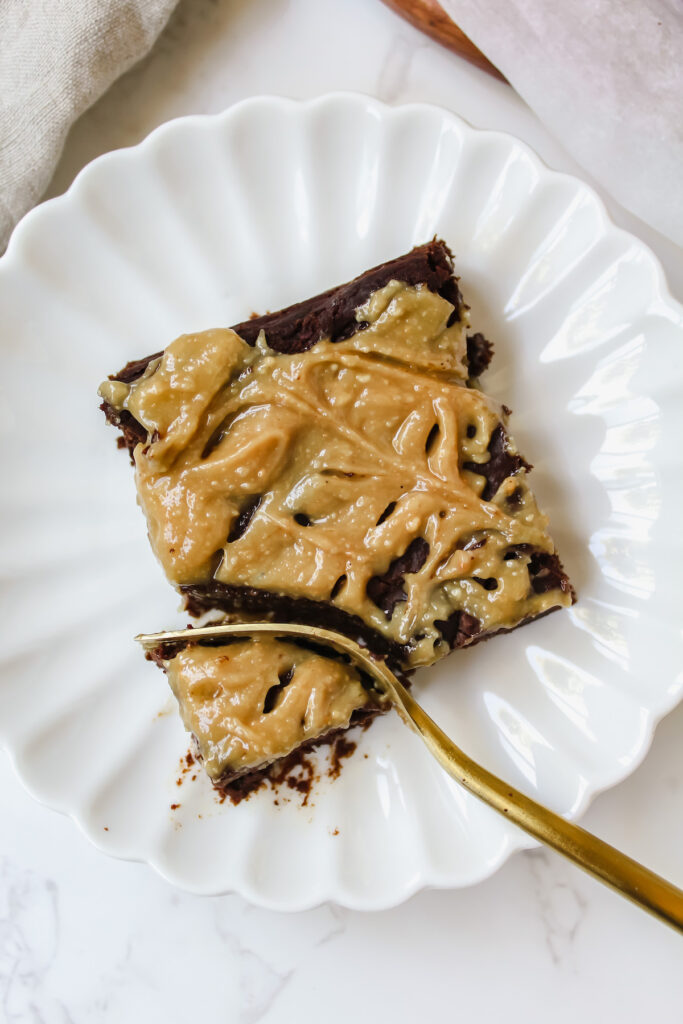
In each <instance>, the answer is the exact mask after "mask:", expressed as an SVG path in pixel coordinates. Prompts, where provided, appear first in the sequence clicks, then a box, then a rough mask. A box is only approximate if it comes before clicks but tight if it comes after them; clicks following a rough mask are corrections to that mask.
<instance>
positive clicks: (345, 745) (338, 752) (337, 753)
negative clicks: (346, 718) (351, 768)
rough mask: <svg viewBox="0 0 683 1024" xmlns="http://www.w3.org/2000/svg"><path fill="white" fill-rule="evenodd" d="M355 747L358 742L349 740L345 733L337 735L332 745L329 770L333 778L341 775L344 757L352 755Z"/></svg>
mask: <svg viewBox="0 0 683 1024" xmlns="http://www.w3.org/2000/svg"><path fill="white" fill-rule="evenodd" d="M355 749H356V744H355V743H354V742H353V741H352V740H347V739H346V737H345V736H344V735H341V736H338V737H337V739H336V740H335V741H334V744H333V745H332V749H331V760H330V767H329V769H328V772H327V774H328V775H329V777H330V778H331V779H336V778H338V777H339V773H340V771H341V769H342V759H343V758H346V757H351V754H353V752H354V750H355Z"/></svg>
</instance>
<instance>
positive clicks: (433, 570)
mask: <svg viewBox="0 0 683 1024" xmlns="http://www.w3.org/2000/svg"><path fill="white" fill-rule="evenodd" d="M453 312H454V307H453V306H452V305H451V304H450V303H449V302H447V301H446V300H445V299H443V298H442V297H440V296H439V295H438V294H436V293H434V292H431V291H429V290H428V289H427V288H426V287H425V286H422V285H417V286H409V285H406V284H402V283H400V282H398V281H393V282H391V283H390V284H389V285H387V286H386V287H385V288H382V289H380V290H379V291H376V292H375V293H374V294H373V295H371V296H370V298H369V300H368V301H367V302H366V304H365V305H364V306H363V307H361V308H360V309H359V310H358V312H357V319H358V321H359V325H360V326H361V327H363V329H360V330H358V331H357V332H356V333H355V334H354V335H353V336H352V337H350V338H348V339H346V340H344V341H339V342H335V343H332V342H330V341H329V340H322V341H320V342H319V343H318V344H316V345H314V346H313V347H312V348H310V349H308V350H307V351H304V352H300V353H294V354H282V353H277V352H274V351H272V350H271V349H269V347H268V339H267V337H266V336H264V334H263V332H262V333H261V335H260V336H259V338H258V341H257V343H256V345H255V346H254V347H251V346H249V345H247V344H246V343H245V342H244V341H243V340H242V339H241V338H240V337H239V336H238V335H237V334H235V333H234V332H233V331H231V330H223V329H216V330H210V331H205V332H203V333H201V334H194V335H184V336H182V337H180V338H178V339H177V340H176V341H174V342H172V344H170V345H169V346H168V348H167V349H166V350H165V352H164V353H163V355H162V357H161V358H160V359H158V360H156V361H154V362H153V363H151V364H150V365H149V366H148V367H147V370H146V371H145V374H144V375H143V376H142V377H141V378H139V379H138V380H136V381H135V382H134V383H133V384H130V385H128V384H124V383H122V382H120V381H108V382H105V384H103V385H102V387H101V389H100V394H101V395H102V397H103V398H105V400H107V401H108V402H110V403H111V404H112V405H114V406H115V407H116V408H117V409H119V410H121V409H127V410H128V411H129V412H130V413H131V414H132V415H133V416H134V417H135V419H136V420H138V422H139V423H141V424H142V425H143V426H144V427H145V428H146V430H147V432H148V439H147V442H146V443H145V444H139V445H138V446H137V448H136V450H135V455H134V457H135V464H136V477H137V489H138V496H139V501H140V504H141V506H142V508H143V510H144V513H145V515H146V518H147V523H148V528H149V535H150V540H151V543H152V546H153V548H154V551H155V553H156V555H157V557H158V558H159V560H160V562H161V564H162V565H163V567H164V570H165V572H166V574H167V576H168V578H169V579H170V580H171V581H172V582H173V583H174V584H176V585H179V586H180V585H183V584H197V583H203V582H208V581H210V580H212V579H215V580H217V581H219V582H222V583H226V584H233V585H238V586H240V585H241V586H249V587H254V588H259V589H262V590H267V591H271V592H275V593H280V594H285V595H288V596H293V597H306V598H309V599H312V600H316V601H320V602H327V603H332V604H334V605H336V606H338V607H339V608H341V609H343V610H344V611H347V612H349V613H350V614H353V615H357V616H360V617H361V618H362V619H363V620H364V621H365V622H366V623H367V624H368V625H370V626H371V627H372V628H374V629H375V630H376V631H378V632H379V633H381V634H383V635H384V636H386V637H387V638H388V639H390V640H392V641H395V642H398V643H400V644H404V645H408V646H409V649H410V655H409V657H408V659H407V663H408V664H409V665H411V666H415V665H424V664H429V663H431V662H433V661H435V660H436V659H437V658H438V657H441V656H442V655H444V654H446V653H447V651H448V646H447V644H445V643H444V642H443V639H442V628H440V626H439V625H438V624H441V627H443V623H444V622H445V621H447V620H448V619H449V617H451V616H452V615H453V613H455V612H458V611H460V612H466V613H467V614H469V615H470V616H473V617H474V618H476V619H477V620H478V622H479V624H480V630H481V631H482V632H488V631H495V630H497V629H501V628H512V627H514V626H515V625H517V624H518V623H519V622H521V621H522V620H523V619H525V618H527V617H530V616H536V615H539V614H541V613H542V612H544V611H546V610H548V609H549V608H551V607H554V606H557V605H569V604H570V603H571V595H570V594H569V593H566V592H563V591H562V590H560V589H558V588H554V589H548V590H545V591H542V588H538V590H540V591H541V592H537V589H534V587H533V586H532V585H531V582H530V577H529V571H528V565H529V561H530V558H531V557H532V551H533V552H545V553H548V554H552V553H553V552H554V546H553V542H552V540H551V539H550V537H549V535H548V533H547V520H546V517H545V516H544V515H543V514H541V513H540V512H539V510H538V508H537V506H536V503H535V501H534V498H533V495H532V494H531V491H530V489H529V487H528V484H527V482H526V479H525V474H524V473H523V472H518V471H513V472H512V474H511V475H509V476H507V477H505V478H504V479H502V481H500V482H499V483H498V484H497V485H496V487H495V491H494V492H493V493H489V491H490V490H491V487H490V484H489V482H488V480H487V472H486V466H487V463H488V462H489V461H490V459H491V451H490V446H491V443H492V438H493V437H494V436H497V437H498V439H499V441H500V442H501V443H503V444H504V446H505V450H506V452H508V453H510V454H513V455H514V454H515V453H516V448H515V446H514V443H513V441H512V440H511V439H510V438H509V437H508V436H507V434H506V433H504V432H503V427H502V425H503V424H504V423H505V421H506V416H505V412H504V410H503V409H502V408H501V407H500V406H499V405H497V403H495V402H494V401H493V400H492V399H490V398H488V397H487V396H485V395H484V394H482V392H481V391H479V390H478V389H477V388H475V387H471V386H468V380H467V359H466V336H465V332H466V329H467V325H466V323H465V322H463V320H461V319H460V320H458V319H456V318H453V319H455V323H453V324H450V320H451V319H452V314H453ZM449 324H450V326H449ZM364 325H367V326H364ZM496 432H498V433H497V435H496ZM501 439H502V440H501ZM478 467H481V471H480V470H479V468H478ZM485 494H486V498H485V497H484V495H485Z"/></svg>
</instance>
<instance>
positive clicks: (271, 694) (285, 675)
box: [263, 667, 294, 715]
mask: <svg viewBox="0 0 683 1024" xmlns="http://www.w3.org/2000/svg"><path fill="white" fill-rule="evenodd" d="M293 676H294V668H293V667H292V668H288V669H287V671H286V672H281V673H280V675H279V676H278V682H277V683H275V685H274V686H271V687H269V688H268V692H267V693H266V698H265V700H264V702H263V714H264V715H269V714H270V712H271V711H272V710H273V708H274V707H275V705H276V703H277V699H278V697H279V696H280V694H281V693H282V691H283V690H284V688H285V687H286V686H288V685H289V683H291V681H292V678H293Z"/></svg>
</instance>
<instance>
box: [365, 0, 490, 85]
mask: <svg viewBox="0 0 683 1024" xmlns="http://www.w3.org/2000/svg"><path fill="white" fill-rule="evenodd" d="M383 2H384V3H385V4H386V5H387V7H391V9H392V10H394V11H396V12H397V13H398V14H400V15H402V16H403V17H404V18H405V19H406V20H407V21H409V22H410V24H411V25H414V26H415V28H419V29H420V30H421V31H422V32H424V33H426V35H428V36H431V38H432V39H436V41H437V43H441V44H442V45H443V46H446V47H448V49H449V50H452V51H453V52H454V53H457V54H458V55H459V56H460V57H464V58H465V60H468V61H469V62H470V64H476V66H477V67H478V68H481V69H482V70H483V71H488V73H489V74H490V75H494V76H495V77H496V78H499V79H500V80H501V81H503V82H505V81H507V79H506V78H505V76H504V75H502V74H501V73H500V71H499V70H498V68H496V67H494V65H493V64H492V63H491V62H490V60H488V59H487V58H486V57H485V56H484V54H483V53H482V52H481V50H478V49H477V47H476V46H475V45H474V43H473V42H472V41H471V40H470V39H468V37H467V36H466V35H465V33H464V32H463V31H462V30H461V29H459V28H458V26H457V25H456V24H455V22H454V21H453V20H452V19H451V18H449V16H448V15H447V14H446V12H445V11H444V9H443V7H442V6H441V4H439V3H437V2H436V0H383Z"/></svg>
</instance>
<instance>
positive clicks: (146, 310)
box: [0, 95, 683, 909]
mask: <svg viewBox="0 0 683 1024" xmlns="http://www.w3.org/2000/svg"><path fill="white" fill-rule="evenodd" d="M435 233H438V234H439V235H442V236H443V237H444V238H445V239H446V240H447V241H448V243H449V244H450V245H451V247H452V248H453V250H454V252H455V253H456V254H457V268H458V272H459V274H460V275H461V278H462V286H463V289H464V292H465V296H466V298H467V299H468V301H469V302H470V303H471V305H472V309H473V321H474V324H475V325H476V326H477V327H478V328H480V329H481V330H483V331H484V332H485V333H486V334H488V336H489V337H491V338H492V339H493V340H494V341H495V345H496V356H495V360H494V364H493V368H492V370H491V371H489V373H488V374H487V377H486V378H485V384H486V387H487V389H488V390H489V391H490V392H492V393H493V394H494V395H495V396H496V397H498V398H499V399H502V400H504V401H505V402H507V404H508V405H510V406H512V408H513V409H515V410H516V415H515V416H514V417H513V421H512V429H513V431H514V434H515V436H516V438H517V440H518V442H519V444H520V447H521V449H522V451H523V452H525V454H526V455H527V457H528V458H529V459H530V460H531V461H532V462H534V463H535V466H536V469H535V471H534V474H533V483H534V486H535V489H536V492H537V494H538V496H539V499H540V501H541V504H542V505H543V506H544V507H545V509H546V510H547V511H548V513H549V514H550V518H551V524H552V530H553V534H554V536H555V538H556V541H557V543H558V546H559V549H560V552H561V554H562V556H563V558H564V561H565V564H566V566H567V568H568V570H569V572H570V574H571V576H572V578H573V580H574V582H575V584H576V587H577V590H578V593H579V602H578V604H577V605H576V606H575V608H573V609H572V610H571V611H570V612H558V613H557V614H555V615H552V616H550V617H549V618H548V619H544V620H543V621H540V622H537V623H535V624H533V625H531V626H528V627H526V628H524V629H523V630H520V631H519V632H517V633H514V634H512V635H511V636H509V637H501V638H499V639H496V640H494V641H493V642H492V643H488V644H482V645H481V646H479V647H476V648H474V649H473V650H472V651H467V652H458V653H456V654H454V655H453V656H452V657H451V658H449V659H447V661H446V663H444V664H442V665H441V666H439V667H438V668H435V669H433V670H431V671H429V672H428V673H425V674H424V675H422V676H421V677H419V678H418V680H417V684H416V685H417V688H418V691H419V693H420V696H422V697H423V698H424V701H425V703H426V705H427V707H428V708H429V709H430V711H432V713H433V714H434V716H435V717H436V718H437V720H438V721H439V722H440V723H441V724H442V725H443V726H444V727H445V728H446V729H447V730H449V731H450V733H451V734H452V735H453V737H454V738H455V739H456V741H458V742H459V743H461V744H462V746H463V747H464V748H465V749H466V750H467V751H469V752H471V753H472V754H473V755H474V756H476V757H478V758H480V759H481V761H482V762H483V763H484V764H486V765H487V766H488V767H489V768H491V769H493V770H494V771H497V772H498V773H499V774H501V775H502V776H503V777H505V778H507V779H509V780H510V781H511V782H512V783H514V784H515V785H518V786H520V787H521V788H523V789H526V790H527V791H528V792H530V793H532V794H534V795H535V796H536V797H538V799H540V800H541V801H543V802H544V803H547V804H549V805H550V806H552V807H554V808H555V809H557V810H559V811H561V812H562V813H563V814H567V815H570V816H572V817H576V816H577V815H578V814H580V813H581V811H582V810H583V809H584V808H585V807H586V805H587V803H588V801H589V799H590V798H591V797H592V796H593V795H594V794H595V793H596V792H597V791H598V790H600V789H603V788H604V787H606V786H611V785H614V784H615V783H616V782H618V781H619V780H620V779H623V778H624V777H625V776H626V775H627V774H628V773H629V772H630V771H632V770H633V768H634V767H635V766H636V765H637V764H638V762H639V761H640V760H641V759H642V758H643V756H644V754H645V752H646V750H647V747H648V744H649V742H650V739H651V737H652V733H653V729H654V726H655V723H656V722H657V720H658V719H659V718H660V717H661V716H662V715H663V714H664V713H665V712H667V711H668V710H670V709H671V708H672V707H673V706H674V704H675V703H676V701H677V700H678V699H679V697H680V696H681V689H682V685H683V680H682V678H681V674H680V666H681V664H683V660H682V658H681V646H680V629H679V627H680V614H679V611H678V609H679V603H680V602H679V600H678V599H677V591H678V587H679V582H678V581H679V578H680V576H679V573H680V564H681V561H680V560H681V556H680V541H681V516H680V509H681V497H682V495H681V483H680V477H679V473H678V470H679V468H680V455H679V453H680V441H681V437H683V422H682V421H683V416H682V413H681V409H682V403H681V399H680V395H681V393H682V385H683V370H682V365H681V353H682V352H683V348H682V346H681V342H682V340H683V337H682V331H683V314H682V311H681V309H680V307H678V306H676V305H675V303H674V302H673V301H672V299H671V298H670V297H669V296H668V294H667V292H666V287H665V284H664V281H663V278H662V273H661V271H660V268H659V266H658V264H657V262H656V261H655V259H654V257H653V256H652V255H651V253H650V252H649V251H648V250H647V249H646V248H645V247H644V246H643V245H642V244H641V243H640V242H638V241H637V240H636V239H635V238H632V237H631V236H629V235H627V234H625V233H624V232H622V231H620V230H618V229H617V228H615V227H614V225H613V224H611V222H610V221H609V220H608V218H607V216H606V215H605V212H604V209H603V207H602V205H601V204H600V202H599V200H598V199H597V198H596V197H595V195H594V194H593V193H592V192H591V191H590V190H589V189H588V188H587V187H586V186H585V185H583V184H582V183H581V182H580V181H577V180H575V179H573V178H569V177H566V176H564V175H560V174H556V173H553V172H551V171H549V170H548V169H547V168H546V167H544V166H543V165H542V164H541V162H540V161H539V160H538V158H537V157H536V156H535V155H534V154H533V153H531V152H530V151H529V150H528V149H527V148H526V146H524V145H523V144H522V143H520V142H518V141H517V140H516V139H514V138H511V137H509V136H506V135H501V134H498V133H491V132H480V131H475V130H474V129H472V128H470V127H469V126H468V125H466V124H465V123H463V121H461V120H459V119H458V118H457V117H455V116H453V115H452V114H450V113H447V112H446V111H443V110H439V109H437V108H435V107H427V106H408V107H398V108H389V107H385V106H383V105H382V104H380V103H377V102H375V101H374V100H370V99H366V98H364V97H360V96H351V95H333V96H327V97H324V98H322V99H320V100H316V101H314V102H311V103H303V104H301V103H296V102H290V101H285V100H280V99H273V98H265V99H256V100H249V101H247V102H245V103H242V104H239V105H238V106H236V107H233V108H232V109H230V110H228V111H227V112H226V113H224V114H221V115H220V116H217V117H190V118H184V119H182V120H179V121H176V122H173V123H171V124H169V125H165V126H164V127H162V128H160V129H158V130H157V131H155V132H154V133H153V134H152V135H151V136H150V137H149V138H148V139H147V140H146V141H145V142H143V143H142V144H141V145H140V146H136V147H135V148H133V149H129V150H125V151H121V152H117V153H111V154H108V155H106V156H104V157H102V158H100V159H99V160H96V161H95V162H94V164H92V165H91V166H90V167H88V168H87V169H86V170H85V171H84V172H83V173H82V174H81V175H79V177H78V179H77V180H76V182H75V183H74V185H73V186H72V188H71V189H70V190H69V192H68V193H67V195H66V196H64V197H62V198H59V199H55V200H52V201H51V202H49V203H45V204H44V205H42V206H41V207H39V208H38V209H37V210H35V211H34V212H33V213H31V214H29V216H28V217H26V218H25V220H24V221H23V222H22V224H21V225H20V226H19V227H18V228H17V230H16V232H15V233H14V236H13V238H12V241H11V243H10V247H9V250H8V252H7V254H6V256H5V257H4V258H3V259H2V261H0V348H1V352H0V366H1V367H2V401H1V403H0V433H1V435H2V438H3V445H2V450H1V452H0V479H1V480H2V495H1V498H0V505H1V510H2V520H1V522H2V528H1V529H0V578H1V579H2V592H1V596H0V622H2V628H3V639H2V644H1V645H0V741H1V742H2V744H3V745H4V746H5V747H6V749H7V750H8V751H9V753H10V755H11V757H12V758H13V761H14V764H15V765H16V769H17V771H18V773H19V775H20V777H21V778H22V780H23V781H24V783H25V785H26V786H27V787H28V789H29V790H30V791H31V792H32V793H33V794H34V795H35V796H36V797H37V798H38V799H40V800H42V801H44V802H45V803H47V804H49V805H50V806H52V807H55V808H58V809H59V810H62V811H65V812H67V813H69V814H70V815H71V816H72V817H73V818H74V820H75V821H76V822H77V823H78V824H79V825H80V827H81V828H82V829H83V831H84V832H85V833H86V835H87V836H88V837H89V838H90V839H91V840H92V841H93V842H94V843H96V845H97V846H99V847H100V848H101V849H102V850H105V851H106V852H108V853H111V854H115V855H117V856H121V857H130V858H138V859H140V860H146V861H148V862H149V863H150V864H151V865H152V866H153V867H154V868H155V869H156V870H157V871H159V872H160V873H161V874H163V875H164V876H165V877H167V878H168V879H170V880H171V881H173V882H174V883H175V884H177V885H179V886H182V887H183V888H186V889H189V890H192V891H195V892H198V893H199V892H200V893H216V892H222V891H226V890H236V891H238V892H240V893H242V894H244V895H245V896H246V897H248V898H249V899H250V900H252V901H254V902H255V903H259V904H262V905H265V906H270V907H277V908H289V909H292V908H301V907H307V906H311V905H314V904H317V903H319V902H320V901H322V900H326V899H332V900H336V901H337V902H338V903H341V904H345V905H347V906H352V907H359V908H378V907H387V906H391V905H393V904H397V903H399V902H400V901H401V900H404V899H406V897H408V896H409V895H410V894H411V893H413V892H415V891H416V890H417V889H420V888H421V887H423V886H430V885H431V886H447V887H450V886H461V885H467V884H469V883H471V882H474V881H475V880H478V879H481V878H483V877H485V876H486V875H489V874H491V873H492V872H493V871H494V870H495V869H496V868H497V867H498V866H499V865H500V864H502V863H503V861H504V860H505V859H506V857H507V856H508V855H509V854H510V852H511V851H513V850H516V849H520V848H522V847H525V846H528V845H530V844H529V843H528V841H527V840H526V839H525V837H523V836H522V835H521V834H520V833H518V832H517V831H515V829H514V828H513V827H512V826H510V825H509V824H507V823H506V822H505V821H502V820H500V819H499V818H498V817H496V816H495V815H494V814H493V812H490V811H489V810H488V809H487V808H486V807H484V806H482V805H480V804H479V803H478V802H477V801H476V800H474V799H473V798H471V797H470V796H468V795H467V794H466V793H464V792H463V791H462V790H460V789H459V788H458V787H457V786H456V785H455V784H453V783H451V782H450V781H449V780H448V779H447V778H446V776H445V775H444V774H443V773H442V772H441V770H440V769H439V768H438V767H437V766H436V764H434V763H432V762H431V761H430V759H429V756H428V755H427V753H426V752H425V751H424V750H423V749H422V747H421V745H420V743H419V741H418V740H417V739H416V738H415V737H413V736H412V735H411V734H410V733H409V732H408V731H407V730H406V729H405V728H404V727H403V726H402V725H401V724H400V722H399V721H398V719H397V718H395V717H394V716H390V717H387V718H386V719H383V720H381V721H379V722H376V723H375V724H374V725H373V727H372V728H371V729H370V730H368V731H367V732H366V733H364V734H363V735H362V736H361V738H360V741H359V750H358V751H357V752H356V754H355V755H354V756H353V757H352V758H351V759H350V760H349V761H348V762H347V763H346V765H345V767H344V770H343V772H342V774H341V777H340V778H339V779H338V780H337V781H335V782H330V781H327V780H324V781H322V782H320V783H318V784H317V786H316V788H315V791H314V795H313V797H312V805H311V806H309V807H300V806H299V802H298V800H295V799H292V800H291V801H290V802H289V803H285V804H282V803H281V804H280V806H275V805H274V803H273V797H272V794H269V793H267V792H262V793H259V794H257V795H255V796H254V797H252V798H251V799H250V800H249V801H247V802H245V803H243V804H241V805H240V806H239V807H232V806H231V805H229V804H227V803H226V804H223V805H220V804H218V803H217V802H216V799H215V797H214V795H213V793H212V792H211V790H210V787H209V785H208V783H207V782H206V780H205V779H204V777H203V776H201V775H199V776H198V777H197V779H195V781H191V780H190V776H189V774H188V775H186V776H185V781H184V783H183V785H182V786H180V787H178V786H177V785H176V779H177V778H178V760H179V758H180V757H181V756H182V754H183V753H184V752H185V751H186V750H187V738H186V735H185V734H184V732H183V729H182V727H181V724H180V721H179V719H178V717H177V715H176V714H175V713H173V709H172V704H171V702H170V701H169V697H168V692H167V688H166V683H165V680H164V677H163V675H162V674H161V673H160V672H159V671H158V670H157V669H156V668H155V667H154V666H152V665H150V664H149V663H146V662H145V661H144V660H143V658H142V657H141V655H140V652H139V651H138V650H136V648H135V646H134V644H133V642H132V639H131V638H132V636H133V634H135V633H136V632H138V631H140V630H143V629H144V630H152V629H155V628H163V627H168V626H172V625H174V624H176V623H180V622H182V621H183V619H182V616H180V615H179V614H178V612H177V611H176V605H177V599H176V597H175V595H174V594H173V592H172V591H171V589H170V587H169V586H168V585H167V584H166V583H165V582H164V580H163V579H162V574H161V571H160V569H159V568H158V566H157V565H156V563H155V561H154V559H153V557H152V554H151V552H150V550H149V549H148V546H147V541H146V536H145V527H144V523H143V520H142V517H141V515H140V513H139V512H138V510H137V508H136V505H135V494H134V488H133V478H132V473H131V470H130V467H129V465H128V463H127V459H126V458H125V455H124V454H122V453H121V452H118V451H117V450H116V447H115V445H114V436H113V432H112V430H111V429H110V428H107V427H106V426H105V424H104V421H103V419H102V415H101V413H100V412H99V411H98V409H97V404H98V401H97V397H96V388H97V385H98V383H99V381H100V379H101V378H103V377H104V376H105V375H106V374H107V373H108V372H110V371H111V370H114V369H116V368H117V367H119V366H120V365H122V364H123V363H125V362H126V360H128V359H130V358H135V357H139V356H141V355H144V354H146V353H148V352H153V351H155V350H157V349H159V348H162V347H163V346H164V345H165V344H166V343H168V342H169V341H170V340H171V339H172V338H174V337H175V336H176V335H178V334H180V333H181V332H183V331H196V330H201V329H203V328H207V327H212V326H216V325H221V324H223V325H226V324H231V323H235V322H237V321H239V320H241V319H242V318H244V317H246V316H248V314H249V313H250V312H251V311H252V310H260V311H263V310H266V309H277V308H279V307H280V306H282V305H285V304H287V303H290V302H293V301H295V300H298V299H302V298H305V297H307V296H309V295H311V294H314V293H315V292H317V291H319V290H322V289H324V288H327V287H329V286H331V285H334V284H337V283H339V282H341V281H344V280H347V279H348V278H350V277H352V276H353V275H355V274H357V273H359V272H361V271H362V270H364V269H365V268H367V267H370V266H373V265H374V264H376V263H378V262H380V261H381V260H385V259H389V258H391V257H392V256H395V255H398V254H400V253H402V252H404V251H405V250H407V249H409V248H410V247H411V246H412V245H413V244H415V243H418V242H422V241H424V240H426V239H428V238H430V237H431V236H432V235H434V234H435ZM674 560H675V562H676V564H677V566H678V569H679V571H678V572H674V571H673V563H674ZM169 712H170V713H169ZM363 754H367V757H363ZM171 803H179V804H180V807H179V808H177V809H176V810H175V811H171V810H170V804H171ZM337 830H338V834H337Z"/></svg>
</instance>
